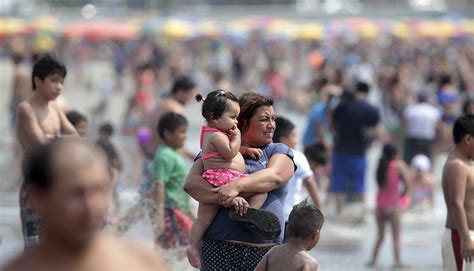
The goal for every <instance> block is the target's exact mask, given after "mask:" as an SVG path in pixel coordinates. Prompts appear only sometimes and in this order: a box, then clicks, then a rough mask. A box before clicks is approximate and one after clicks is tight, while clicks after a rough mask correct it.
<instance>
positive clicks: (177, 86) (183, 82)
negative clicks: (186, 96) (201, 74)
mask: <svg viewBox="0 0 474 271" xmlns="http://www.w3.org/2000/svg"><path fill="white" fill-rule="evenodd" d="M195 87H196V84H195V83H194V81H193V80H192V79H191V78H189V77H188V76H181V77H178V78H176V80H174V83H173V87H172V88H171V94H175V93H177V92H179V91H185V92H187V91H191V90H193V89H194V88H195Z"/></svg>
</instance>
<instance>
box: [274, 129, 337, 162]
mask: <svg viewBox="0 0 474 271" xmlns="http://www.w3.org/2000/svg"><path fill="white" fill-rule="evenodd" d="M277 127H278V126H277ZM304 155H305V156H306V159H308V160H309V161H314V162H316V163H318V164H319V165H323V166H324V165H326V164H327V162H328V151H327V149H326V146H324V144H323V143H320V142H315V143H313V144H311V145H308V146H306V147H305V148H304Z"/></svg>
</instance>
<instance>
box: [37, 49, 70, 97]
mask: <svg viewBox="0 0 474 271" xmlns="http://www.w3.org/2000/svg"><path fill="white" fill-rule="evenodd" d="M56 73H58V74H59V75H61V76H62V77H63V78H65V77H66V73H67V71H66V66H64V64H63V63H61V62H60V61H59V60H58V59H57V58H55V57H54V56H52V55H50V54H45V55H44V56H43V57H41V58H39V59H38V61H36V62H35V64H34V65H33V72H32V73H31V81H32V83H33V90H36V84H35V77H38V78H39V79H41V80H44V79H45V78H46V77H48V76H50V75H52V74H56Z"/></svg>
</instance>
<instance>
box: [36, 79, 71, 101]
mask: <svg viewBox="0 0 474 271" xmlns="http://www.w3.org/2000/svg"><path fill="white" fill-rule="evenodd" d="M35 84H36V91H38V93H40V94H41V95H43V96H45V97H46V98H47V99H48V100H51V101H53V100H56V98H57V97H58V96H59V95H60V94H61V91H62V90H63V84H64V77H63V76H62V75H60V74H59V73H53V74H51V75H48V76H46V78H44V80H41V79H40V78H39V77H35Z"/></svg>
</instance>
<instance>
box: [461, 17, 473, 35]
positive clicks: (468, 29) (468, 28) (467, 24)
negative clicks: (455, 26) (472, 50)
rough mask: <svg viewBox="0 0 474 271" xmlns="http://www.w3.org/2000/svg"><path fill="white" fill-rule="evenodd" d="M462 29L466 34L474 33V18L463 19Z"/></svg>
mask: <svg viewBox="0 0 474 271" xmlns="http://www.w3.org/2000/svg"><path fill="white" fill-rule="evenodd" d="M461 31H462V32H464V33H466V34H470V35H474V20H465V21H463V22H462V23H461Z"/></svg>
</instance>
